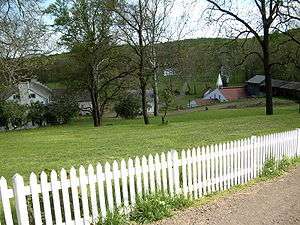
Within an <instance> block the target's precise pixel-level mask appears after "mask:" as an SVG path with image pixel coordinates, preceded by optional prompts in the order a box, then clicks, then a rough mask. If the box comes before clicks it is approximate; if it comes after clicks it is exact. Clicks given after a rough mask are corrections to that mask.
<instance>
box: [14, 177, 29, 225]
mask: <svg viewBox="0 0 300 225" xmlns="http://www.w3.org/2000/svg"><path fill="white" fill-rule="evenodd" d="M13 186H14V195H15V201H16V211H17V217H18V224H19V225H29V218H28V210H27V204H26V196H25V188H24V180H23V177H22V176H20V175H19V174H16V175H15V176H14V177H13Z"/></svg>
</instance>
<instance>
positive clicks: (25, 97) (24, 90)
mask: <svg viewBox="0 0 300 225" xmlns="http://www.w3.org/2000/svg"><path fill="white" fill-rule="evenodd" d="M18 89H19V93H20V104H21V105H26V104H29V102H30V101H29V91H28V90H29V81H25V82H20V83H19V84H18Z"/></svg>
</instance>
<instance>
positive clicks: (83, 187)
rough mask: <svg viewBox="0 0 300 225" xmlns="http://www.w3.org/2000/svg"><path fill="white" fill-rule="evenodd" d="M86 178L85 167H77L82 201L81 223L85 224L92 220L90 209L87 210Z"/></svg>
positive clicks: (87, 224) (88, 224)
mask: <svg viewBox="0 0 300 225" xmlns="http://www.w3.org/2000/svg"><path fill="white" fill-rule="evenodd" d="M87 183H88V179H87V176H86V173H85V168H84V167H83V166H80V167H79V185H80V193H81V203H82V211H83V223H84V224H85V225H90V223H91V222H92V221H90V210H89V200H88V192H87V190H88V189H87V185H86V184H87Z"/></svg>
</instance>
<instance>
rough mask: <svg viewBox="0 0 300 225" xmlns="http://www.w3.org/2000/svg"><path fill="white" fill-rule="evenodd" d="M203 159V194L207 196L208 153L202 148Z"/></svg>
mask: <svg viewBox="0 0 300 225" xmlns="http://www.w3.org/2000/svg"><path fill="white" fill-rule="evenodd" d="M201 157H202V163H201V164H202V184H203V185H202V193H203V195H206V194H207V191H206V190H207V176H206V173H207V170H206V168H207V167H206V161H207V155H206V151H205V148H204V147H202V148H201Z"/></svg>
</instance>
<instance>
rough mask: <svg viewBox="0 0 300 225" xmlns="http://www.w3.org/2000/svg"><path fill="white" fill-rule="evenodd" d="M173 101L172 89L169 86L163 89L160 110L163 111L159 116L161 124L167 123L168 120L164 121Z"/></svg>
mask: <svg viewBox="0 0 300 225" xmlns="http://www.w3.org/2000/svg"><path fill="white" fill-rule="evenodd" d="M174 101H175V96H174V93H173V92H172V90H171V89H170V88H166V89H164V90H163V91H162V94H161V103H162V107H161V111H162V112H163V115H162V117H161V121H162V124H166V123H168V121H166V117H167V113H168V111H169V109H170V107H171V105H172V104H173V103H174Z"/></svg>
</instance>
